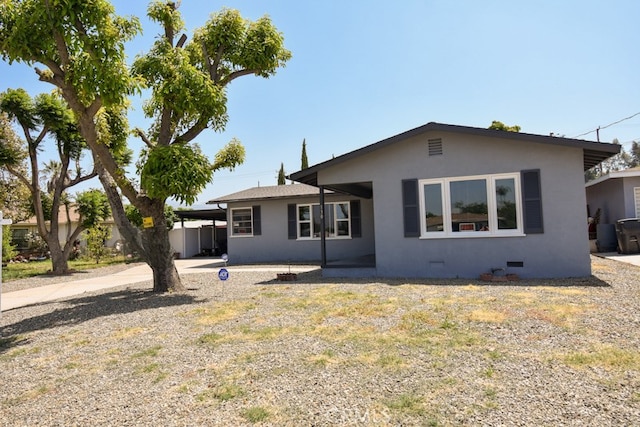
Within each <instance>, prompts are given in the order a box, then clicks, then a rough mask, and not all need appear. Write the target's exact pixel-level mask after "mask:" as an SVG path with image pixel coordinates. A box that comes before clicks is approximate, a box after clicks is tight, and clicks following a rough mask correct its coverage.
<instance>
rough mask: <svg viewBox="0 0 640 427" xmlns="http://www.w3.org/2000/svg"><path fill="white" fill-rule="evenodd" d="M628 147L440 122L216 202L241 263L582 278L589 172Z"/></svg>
mask: <svg viewBox="0 0 640 427" xmlns="http://www.w3.org/2000/svg"><path fill="white" fill-rule="evenodd" d="M619 150H620V147H619V146H618V145H614V144H605V143H598V142H590V141H584V140H576V139H568V138H560V137H553V136H543V135H532V134H525V133H515V132H506V131H498V130H491V129H484V128H473V127H466V126H457V125H448V124H441V123H433V122H432V123H428V124H426V125H423V126H420V127H418V128H415V129H411V130H409V131H406V132H403V133H401V134H398V135H395V136H392V137H390V138H387V139H384V140H382V141H379V142H376V143H374V144H371V145H368V146H365V147H363V148H360V149H358V150H355V151H352V152H349V153H347V154H344V155H342V156H339V157H335V158H333V159H331V160H328V161H326V162H323V163H320V164H317V165H314V166H312V167H309V168H307V169H304V170H301V171H299V172H295V173H293V174H291V175H290V176H289V178H290V179H292V180H294V181H297V182H299V183H301V184H306V185H304V186H302V185H300V184H296V185H288V186H280V188H273V187H266V188H264V189H260V188H257V189H256V188H254V189H250V190H246V191H244V192H239V193H234V194H232V195H228V196H224V197H221V198H218V199H215V200H212V201H211V202H210V203H227V221H228V248H229V256H230V259H231V261H234V262H236V261H237V262H264V261H292V262H293V261H296V262H297V261H312V260H317V261H319V262H320V263H321V266H322V268H323V274H324V275H326V276H333V277H339V276H347V277H365V276H377V277H407V278H410V277H422V278H446V277H451V278H456V277H458V278H476V277H478V276H479V275H480V274H482V273H485V272H489V271H491V270H496V269H499V270H501V271H504V272H507V273H513V274H517V275H519V276H520V277H523V278H544V277H548V278H553V277H555V278H559V277H584V276H589V275H590V274H591V265H590V258H589V242H588V233H587V229H586V217H587V212H586V204H587V202H586V197H585V191H584V171H585V170H587V169H589V168H591V167H593V166H595V165H596V164H598V163H600V162H601V161H602V160H605V159H607V158H608V157H610V156H612V155H614V154H616V153H618V152H619ZM322 207H324V209H323V208H322Z"/></svg>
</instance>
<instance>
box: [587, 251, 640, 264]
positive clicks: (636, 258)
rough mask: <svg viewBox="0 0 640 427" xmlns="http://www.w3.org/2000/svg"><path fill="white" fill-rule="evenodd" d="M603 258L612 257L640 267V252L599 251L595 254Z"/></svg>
mask: <svg viewBox="0 0 640 427" xmlns="http://www.w3.org/2000/svg"><path fill="white" fill-rule="evenodd" d="M593 255H595V256H599V257H602V258H608V259H612V260H614V261H620V262H626V263H627V264H633V265H637V266H638V267H640V254H628V255H625V254H619V253H617V252H599V253H595V254H593Z"/></svg>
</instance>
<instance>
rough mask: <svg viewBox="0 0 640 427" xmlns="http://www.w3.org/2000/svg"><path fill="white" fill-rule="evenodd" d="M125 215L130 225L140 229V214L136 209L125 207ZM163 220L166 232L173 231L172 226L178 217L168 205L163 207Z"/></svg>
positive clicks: (130, 206) (131, 206) (129, 206)
mask: <svg viewBox="0 0 640 427" xmlns="http://www.w3.org/2000/svg"><path fill="white" fill-rule="evenodd" d="M124 211H125V215H126V216H127V219H128V220H129V222H131V224H133V225H134V226H136V227H138V228H142V214H140V211H139V210H138V208H136V207H135V206H133V205H127V206H125V207H124ZM164 218H165V222H166V224H167V230H173V226H174V225H175V223H176V221H177V220H178V217H177V216H176V214H175V213H174V211H173V208H172V207H171V206H169V205H166V206H165V207H164Z"/></svg>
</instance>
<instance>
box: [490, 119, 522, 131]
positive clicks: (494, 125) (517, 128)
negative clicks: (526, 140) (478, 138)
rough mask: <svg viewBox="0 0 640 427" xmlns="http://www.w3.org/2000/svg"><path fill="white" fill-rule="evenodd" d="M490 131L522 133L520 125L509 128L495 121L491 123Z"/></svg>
mask: <svg viewBox="0 0 640 427" xmlns="http://www.w3.org/2000/svg"><path fill="white" fill-rule="evenodd" d="M488 129H493V130H503V131H506V132H520V129H521V128H520V126H518V125H513V126H507V125H505V124H504V123H502V122H499V121H497V120H494V121H492V122H491V126H489V128H488Z"/></svg>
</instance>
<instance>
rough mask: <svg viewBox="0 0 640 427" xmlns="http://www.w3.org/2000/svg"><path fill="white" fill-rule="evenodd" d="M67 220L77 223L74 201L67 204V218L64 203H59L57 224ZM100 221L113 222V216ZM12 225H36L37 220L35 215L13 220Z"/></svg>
mask: <svg viewBox="0 0 640 427" xmlns="http://www.w3.org/2000/svg"><path fill="white" fill-rule="evenodd" d="M68 220H70V221H71V223H72V224H75V223H78V222H79V221H80V213H79V212H78V207H77V205H76V204H75V203H72V204H71V205H70V206H69V218H67V209H66V206H65V205H60V208H59V209H58V224H66V223H67V222H68ZM46 222H47V224H48V223H49V222H50V218H47V219H46ZM100 222H101V223H103V224H104V223H113V218H112V217H109V218H107V219H106V220H104V221H100ZM12 225H13V226H18V227H20V226H22V227H24V226H36V225H38V220H37V219H36V217H35V216H32V217H31V218H27V219H25V220H24V221H18V222H14V223H13V224H12Z"/></svg>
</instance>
